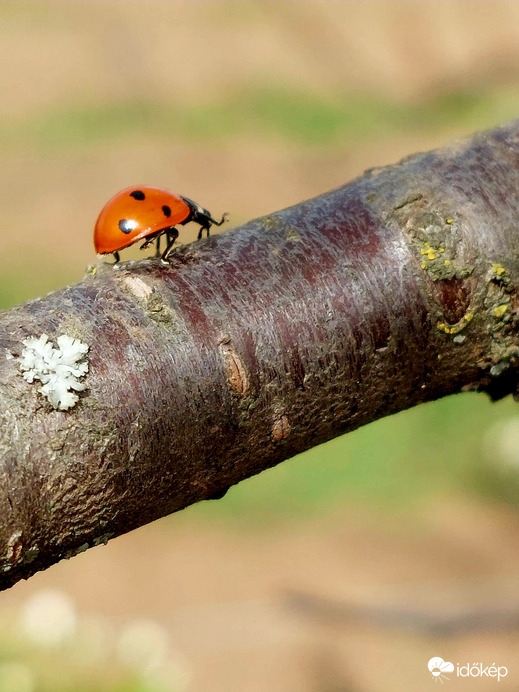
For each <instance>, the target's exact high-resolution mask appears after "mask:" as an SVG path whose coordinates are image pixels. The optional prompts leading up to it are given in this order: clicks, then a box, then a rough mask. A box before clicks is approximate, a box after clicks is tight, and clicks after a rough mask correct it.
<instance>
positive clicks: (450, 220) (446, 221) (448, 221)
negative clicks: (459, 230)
mask: <svg viewBox="0 0 519 692" xmlns="http://www.w3.org/2000/svg"><path fill="white" fill-rule="evenodd" d="M445 223H448V224H449V225H450V224H451V223H454V219H445Z"/></svg>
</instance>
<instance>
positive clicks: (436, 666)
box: [427, 656, 454, 683]
mask: <svg viewBox="0 0 519 692" xmlns="http://www.w3.org/2000/svg"><path fill="white" fill-rule="evenodd" d="M427 668H429V670H430V671H431V675H432V676H433V678H434V682H438V680H439V681H440V682H441V683H443V681H444V680H448V679H449V678H448V677H447V676H446V675H445V673H453V672H454V663H451V662H450V661H444V660H443V658H440V657H439V656H434V658H431V659H430V661H429V663H428V664H427Z"/></svg>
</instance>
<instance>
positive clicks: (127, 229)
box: [117, 219, 137, 233]
mask: <svg viewBox="0 0 519 692" xmlns="http://www.w3.org/2000/svg"><path fill="white" fill-rule="evenodd" d="M117 225H118V226H119V230H121V231H122V232H123V233H131V232H132V231H133V229H134V228H136V226H137V222H136V221H132V220H131V219H121V220H120V221H119V223H118V224H117Z"/></svg>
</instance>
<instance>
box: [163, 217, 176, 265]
mask: <svg viewBox="0 0 519 692" xmlns="http://www.w3.org/2000/svg"><path fill="white" fill-rule="evenodd" d="M177 238H178V231H177V229H176V228H175V227H174V226H172V227H171V228H169V229H168V230H167V231H166V249H165V250H164V252H163V253H162V255H161V256H160V259H161V260H162V262H164V263H165V264H169V262H168V255H169V253H170V252H171V248H172V247H173V245H174V244H175V240H176V239H177Z"/></svg>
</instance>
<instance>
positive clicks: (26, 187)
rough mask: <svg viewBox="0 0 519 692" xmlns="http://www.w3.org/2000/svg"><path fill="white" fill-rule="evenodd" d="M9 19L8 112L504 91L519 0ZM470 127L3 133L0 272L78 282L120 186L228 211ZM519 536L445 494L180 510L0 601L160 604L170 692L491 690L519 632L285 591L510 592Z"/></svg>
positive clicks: (140, 609)
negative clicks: (392, 615) (104, 135)
mask: <svg viewBox="0 0 519 692" xmlns="http://www.w3.org/2000/svg"><path fill="white" fill-rule="evenodd" d="M0 23H1V24H0V31H1V32H2V41H1V42H0V65H2V66H3V67H2V68H1V69H0V90H1V93H2V94H3V98H2V99H0V125H1V124H2V123H9V124H11V125H12V123H13V122H14V123H17V122H22V121H24V120H27V118H31V117H36V116H37V115H38V114H42V115H45V114H46V113H50V114H52V113H53V112H54V111H55V110H56V109H57V108H59V107H60V106H64V107H68V105H69V104H72V105H74V104H80V105H85V104H89V103H90V104H94V105H96V106H97V105H99V104H100V103H101V104H102V103H107V104H109V103H111V102H112V101H118V102H124V101H125V100H135V99H137V100H139V99H142V100H145V101H154V102H156V104H157V108H161V104H163V103H170V102H171V101H173V102H178V103H179V104H186V103H188V104H192V105H195V106H196V105H200V107H201V108H202V107H204V106H205V104H207V103H209V102H215V101H218V99H222V98H224V97H225V96H226V95H232V94H233V93H236V92H239V91H240V90H242V89H244V88H246V87H249V86H250V85H251V84H252V85H254V84H269V83H271V82H272V80H273V79H274V78H275V81H276V84H278V85H281V86H283V85H286V86H287V87H290V88H297V89H301V90H304V91H308V92H311V93H314V94H318V95H319V94H322V95H323V98H324V97H326V96H327V95H329V94H330V93H332V94H333V93H341V94H349V93H351V94H352V95H355V94H357V93H359V92H366V93H377V94H382V95H385V96H387V97H388V98H391V99H397V100H401V101H402V102H409V103H412V102H419V101H420V99H423V98H424V97H426V96H430V95H431V94H434V93H442V92H444V91H450V92H455V91H456V90H461V89H465V88H466V87H467V85H468V86H471V85H472V87H473V88H474V89H478V88H481V89H484V88H486V86H488V85H489V84H491V85H497V86H500V85H503V86H504V87H506V86H507V85H512V87H513V86H514V85H515V86H517V78H518V76H519V3H515V2H465V3H460V2H458V3H455V2H434V3H432V2H420V3H417V2H349V3H337V2H326V3H324V2H319V3H317V2H305V3H288V2H286V3H282V2H277V3H274V2H247V3H241V2H221V3H208V2H204V3H196V2H170V3H168V2H111V1H110V2H107V1H105V2H98V3H85V2H74V3H65V2H61V3H60V2H46V3H38V2H34V3H26V2H16V3H3V4H2V5H0ZM488 124H489V125H491V124H493V123H488ZM461 134H465V132H463V131H461V130H460V128H459V127H458V126H457V125H456V124H455V123H454V124H453V125H452V126H451V125H450V124H449V123H448V122H446V123H445V126H444V127H443V128H442V129H441V131H438V130H424V132H423V133H420V131H419V130H414V131H413V132H409V133H406V132H399V133H398V134H397V135H396V136H393V137H391V138H387V137H385V136H381V137H378V138H375V139H373V140H372V141H362V142H359V143H358V144H355V143H353V144H351V145H348V147H346V148H344V147H343V148H339V149H338V150H334V149H333V147H324V148H322V147H321V148H320V147H305V146H303V147H298V146H297V145H296V144H294V143H293V142H287V141H286V140H284V139H283V138H281V137H278V138H276V137H270V138H260V137H258V138H257V139H256V138H254V137H241V136H236V137H234V138H226V139H223V140H219V139H216V140H215V141H212V140H211V139H208V140H204V141H201V142H198V143H196V142H193V141H185V140H179V141H176V140H175V139H174V138H172V139H171V140H170V141H167V142H165V141H164V139H163V138H160V137H148V136H146V133H145V131H144V132H143V131H140V132H139V133H138V134H137V136H135V137H133V136H131V135H126V136H124V137H121V138H114V139H113V140H110V141H108V140H107V141H101V142H97V143H95V144H94V145H82V146H81V145H78V146H70V147H67V146H60V147H56V148H53V147H52V146H47V147H41V148H39V149H37V150H35V149H34V148H33V147H32V146H31V145H30V144H27V143H26V142H25V141H23V140H19V141H18V140H14V141H11V142H10V143H9V144H5V143H4V145H3V148H2V149H1V150H2V166H1V168H0V208H1V209H2V216H1V227H0V253H1V256H2V258H3V260H2V270H1V271H2V273H3V274H4V276H8V277H11V276H12V277H13V281H14V280H15V277H16V276H18V275H23V276H25V277H26V281H25V286H26V288H21V289H19V292H18V294H17V295H20V296H22V297H23V298H26V297H29V296H31V295H37V294H38V293H40V292H42V291H45V290H51V289H52V288H55V287H58V286H59V285H61V284H62V283H63V282H64V281H71V282H72V281H76V280H78V279H79V278H80V277H81V276H82V274H83V271H84V269H85V267H86V265H87V264H88V263H89V262H92V261H95V257H94V254H93V248H92V246H91V232H92V226H93V222H94V220H95V217H96V215H97V213H98V211H99V209H100V207H101V206H102V205H103V204H104V203H105V201H106V199H107V198H108V197H109V196H111V194H113V192H115V191H116V190H118V189H119V188H122V187H125V186H127V185H131V184H135V183H148V184H157V185H162V186H165V187H169V188H171V189H173V190H178V191H179V192H182V193H183V194H186V195H188V196H190V197H193V198H194V199H196V200H197V201H199V202H200V203H201V204H203V205H204V206H207V207H208V208H209V209H211V210H214V212H215V213H216V214H219V213H221V212H222V211H225V210H227V211H230V212H231V222H232V225H236V224H238V223H240V222H241V221H245V220H246V219H248V218H252V217H254V216H257V215H261V214H264V213H267V212H270V211H272V210H274V209H278V208H282V207H284V206H287V205H290V204H294V203H296V202H298V201H300V200H301V199H304V198H307V197H310V196H314V195H316V194H319V193H320V192H323V191H325V190H327V189H329V188H332V187H336V186H338V185H340V184H342V183H344V182H346V181H347V180H349V179H350V178H352V177H354V176H356V175H359V174H361V173H362V171H363V170H364V169H366V168H369V167H371V166H374V165H383V164H386V163H391V162H393V161H395V160H397V159H398V158H400V157H402V156H404V155H407V154H410V153H412V152H414V151H416V150H423V149H428V148H432V147H435V146H440V145H442V144H445V143H447V142H448V141H449V140H451V139H452V138H453V137H455V136H458V135H461ZM187 238H188V236H186V239H187ZM296 463H297V462H296ZM518 538H519V517H518V515H517V513H516V512H515V511H514V510H511V509H507V508H504V507H501V506H498V505H496V506H493V505H491V504H489V503H483V502H481V503H479V504H477V505H476V504H474V503H473V502H472V501H469V500H467V498H464V497H457V496H453V497H452V498H450V499H449V498H447V499H446V500H445V502H443V503H442V504H440V505H433V506H427V507H422V508H420V509H419V510H416V508H415V510H414V513H412V514H409V515H406V514H405V513H404V515H402V514H398V515H397V516H395V517H391V516H388V514H387V513H381V514H380V515H377V514H375V515H372V514H368V513H367V512H366V511H365V510H363V509H362V508H361V507H356V506H349V507H344V509H343V510H342V511H340V512H337V511H336V510H334V511H333V512H332V513H329V512H326V511H324V510H323V511H322V512H320V513H318V514H317V516H315V515H313V516H312V518H309V519H304V520H302V519H301V518H298V519H294V520H293V521H284V522H283V523H280V524H277V523H274V524H269V523H267V524H266V525H265V526H263V525H262V522H261V521H259V520H257V521H256V520H247V521H242V520H239V519H238V520H237V521H236V522H233V521H232V520H229V519H228V520H227V521H224V520H222V521H219V522H215V523H214V524H210V523H209V522H208V521H207V520H206V521H203V520H201V519H200V518H197V519H195V520H192V519H191V515H190V514H189V512H186V513H184V514H183V515H179V516H177V517H173V518H172V519H166V520H163V521H161V522H157V523H156V524H154V525H153V526H149V527H145V528H143V529H141V530H139V531H136V532H134V533H133V534H131V535H128V536H125V537H122V538H119V539H116V540H114V541H113V542H111V543H110V544H109V545H108V546H106V547H99V548H95V549H93V550H90V551H88V552H87V553H86V554H84V555H80V556H78V557H76V558H74V559H73V560H72V561H69V562H63V563H61V564H59V565H57V566H56V567H54V568H52V569H50V570H48V571H47V572H46V573H44V574H40V575H37V576H36V577H34V578H33V579H31V580H30V581H29V582H28V583H26V584H25V583H24V584H19V585H17V586H16V587H14V588H13V589H12V590H11V591H9V592H7V593H5V594H2V595H1V596H0V609H4V610H5V612H10V609H11V608H16V607H18V606H19V605H21V604H22V603H23V602H24V601H25V599H27V598H28V597H29V596H30V594H33V593H35V592H37V591H38V590H40V589H42V588H44V587H50V586H51V587H53V588H59V589H62V590H63V591H64V592H65V593H67V594H68V595H69V596H71V597H72V599H73V600H74V601H75V602H76V603H77V605H78V608H79V612H80V613H83V614H87V613H103V614H105V615H107V616H108V617H110V618H113V619H114V621H116V622H122V621H124V620H131V619H132V618H136V617H146V618H152V619H156V620H157V621H159V622H160V623H161V624H163V625H164V626H165V627H166V629H167V631H168V633H169V635H170V639H171V645H172V647H173V649H174V651H176V652H178V656H179V660H181V661H182V666H183V668H184V669H185V671H186V676H185V681H184V683H182V685H181V686H178V687H176V688H172V689H185V690H189V692H191V691H192V692H206V691H208V690H209V691H211V692H212V691H214V692H220V691H222V692H224V691H225V692H235V691H236V692H238V691H240V692H241V691H242V690H247V691H248V690H254V691H255V692H263V691H265V692H266V691H267V690H268V691H270V692H291V691H292V690H293V691H294V692H295V691H296V690H297V691H298V692H306V691H308V692H339V691H340V692H364V691H366V692H368V691H369V692H378V691H379V690H380V691H381V692H382V691H384V692H391V691H393V690H395V692H396V691H398V692H403V691H407V690H409V691H411V690H413V691H415V690H426V689H429V688H430V687H431V686H432V685H433V680H432V678H431V676H430V675H429V673H428V671H427V669H426V667H427V661H428V660H429V658H431V657H432V656H442V657H444V658H445V659H446V660H451V661H460V662H462V663H464V662H466V661H470V662H472V661H480V660H481V661H482V662H484V663H485V665H488V664H491V663H492V662H496V663H497V664H498V665H506V666H508V668H509V670H510V673H509V676H508V677H507V678H506V679H505V680H502V681H501V682H500V683H499V689H502V690H517V689H519V662H518V661H519V657H518V655H517V651H518V645H519V632H518V631H513V632H500V631H497V632H482V633H481V632H477V633H465V634H463V633H462V634H458V635H456V636H453V637H449V638H447V637H438V636H436V637H432V636H430V635H427V634H421V633H416V632H414V633H406V632H404V631H401V630H398V629H391V628H384V627H375V626H368V625H367V624H366V623H362V622H354V623H343V624H341V623H337V622H329V621H328V620H327V618H326V617H324V616H323V617H319V616H316V615H314V616H310V615H309V614H305V613H303V612H298V610H297V609H296V608H294V607H292V606H290V604H289V601H288V600H287V594H288V593H289V592H290V591H296V592H297V591H301V592H303V593H306V594H313V595H315V596H317V597H326V598H330V599H332V600H333V599H336V600H337V602H338V603H339V604H341V603H363V604H381V605H383V606H390V605H393V606H396V607H405V606H407V607H414V605H416V607H417V608H418V607H419V608H421V609H422V610H423V609H426V610H427V609H428V608H430V610H431V612H436V611H438V610H439V609H442V608H443V609H446V610H447V611H448V610H449V607H451V606H452V608H458V607H462V606H465V607H477V604H478V603H484V604H485V605H486V606H488V605H493V604H496V605H500V604H501V605H502V604H503V603H505V604H508V605H509V606H510V607H514V605H515V607H519V594H518V593H517V589H516V585H517V574H518V572H519V554H518V551H517V541H518ZM446 684H451V685H454V686H455V688H456V689H459V690H465V689H467V690H469V689H476V688H477V689H490V687H489V685H490V684H492V683H491V682H487V683H485V682H481V681H479V680H477V681H476V680H469V681H467V682H463V681H461V680H455V681H454V680H452V679H451V680H450V681H449V683H446ZM485 684H486V685H487V687H485Z"/></svg>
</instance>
